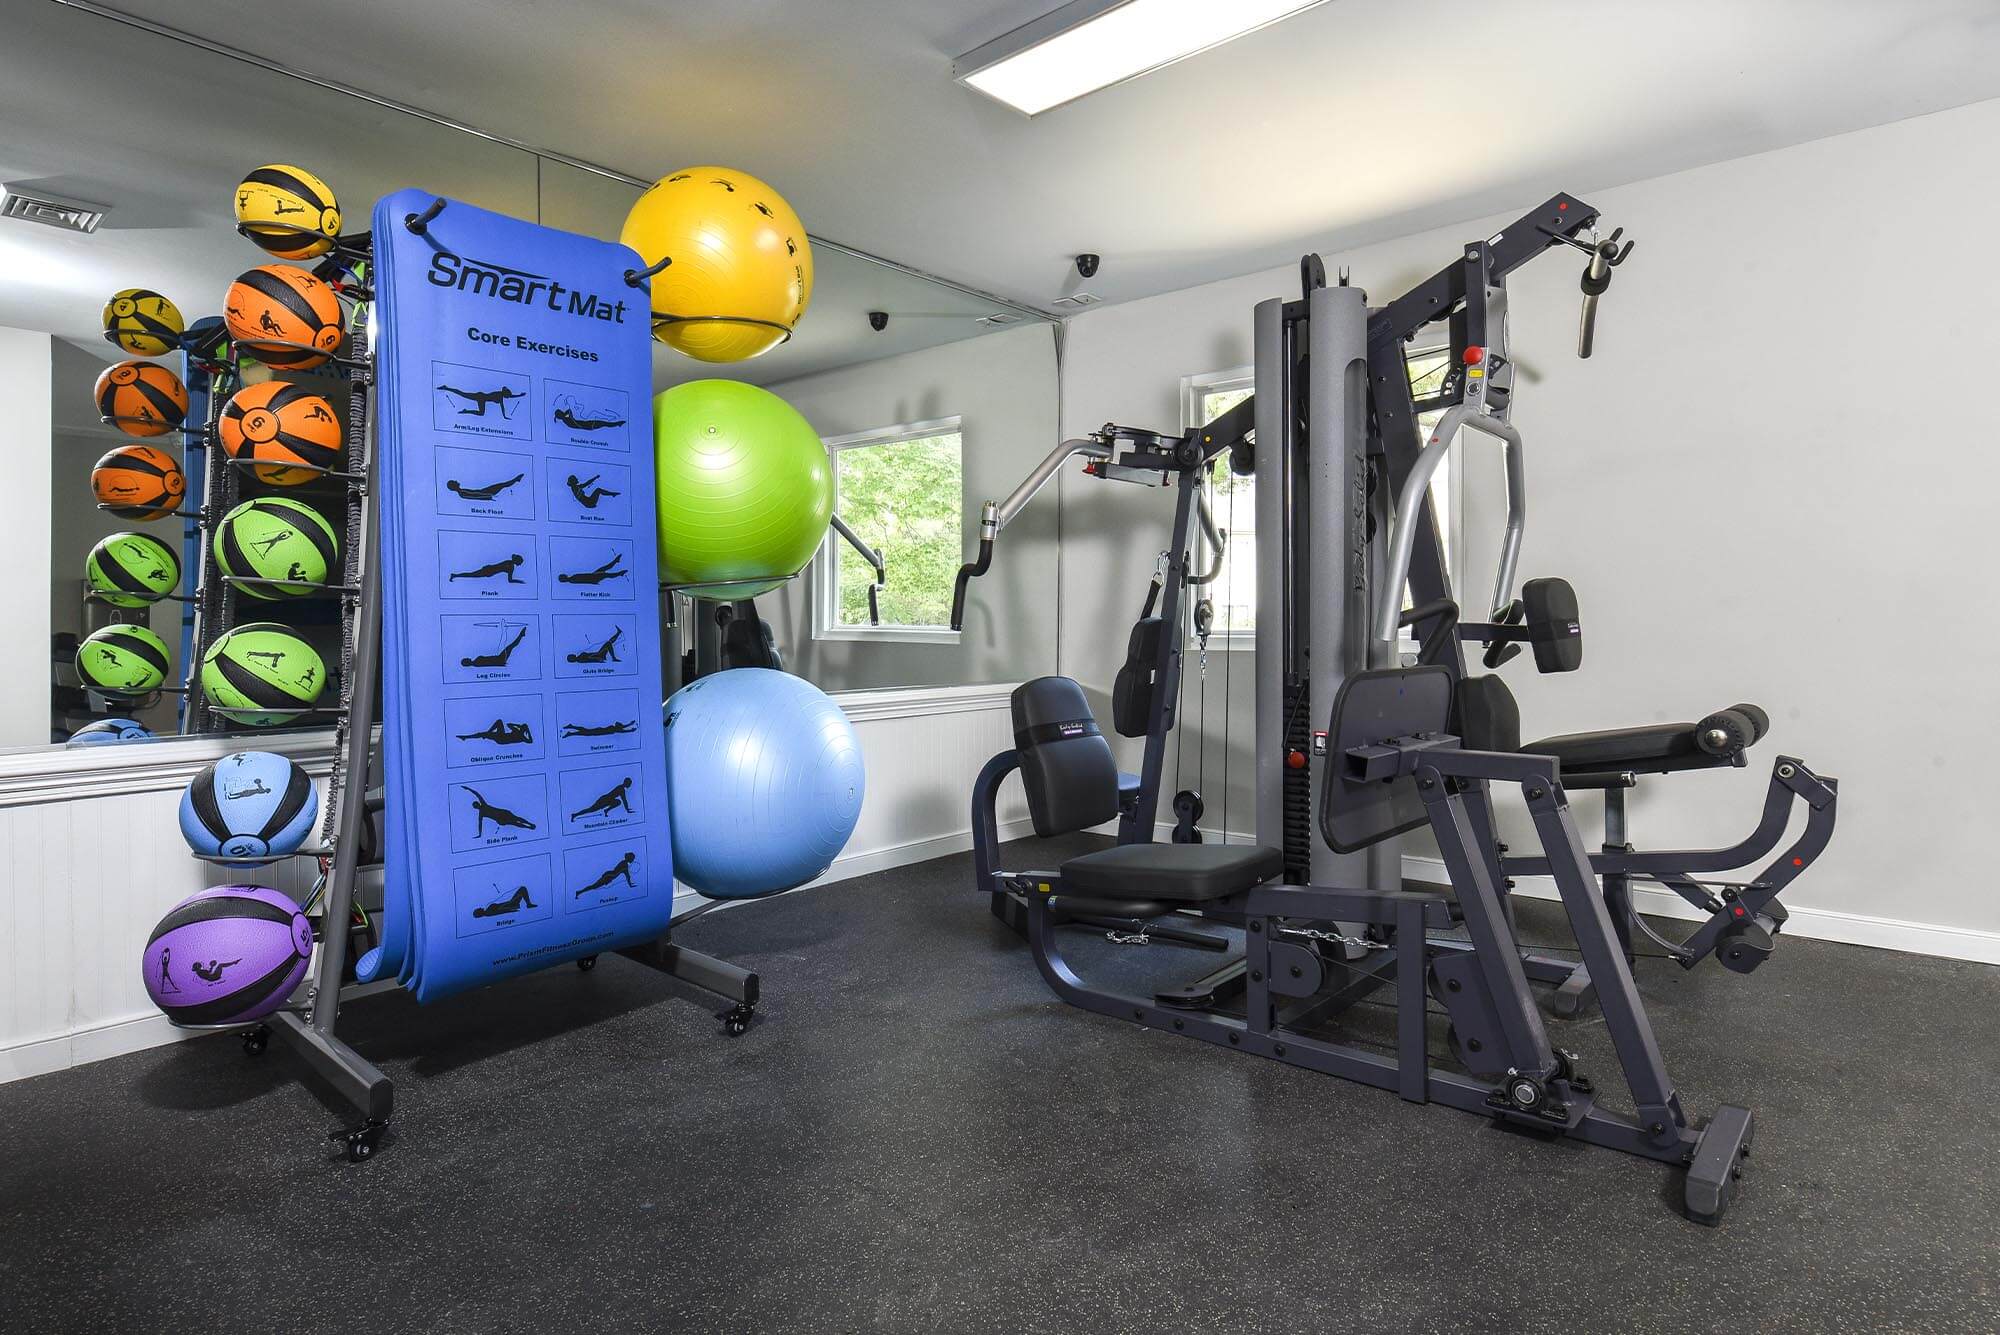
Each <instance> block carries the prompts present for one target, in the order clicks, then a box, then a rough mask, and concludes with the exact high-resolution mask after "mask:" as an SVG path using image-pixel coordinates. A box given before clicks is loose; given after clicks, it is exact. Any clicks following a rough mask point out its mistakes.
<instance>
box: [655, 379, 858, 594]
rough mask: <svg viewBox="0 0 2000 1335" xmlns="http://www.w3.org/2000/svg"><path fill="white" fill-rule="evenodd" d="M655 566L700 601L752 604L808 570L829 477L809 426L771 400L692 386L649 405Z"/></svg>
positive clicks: (758, 392)
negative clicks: (655, 488) (655, 482)
mask: <svg viewBox="0 0 2000 1335" xmlns="http://www.w3.org/2000/svg"><path fill="white" fill-rule="evenodd" d="M653 450H654V453H655V455H656V456H657V458H658V460H659V512H660V564H661V568H662V575H663V577H664V578H665V580H666V582H667V583H669V584H674V585H684V584H698V585H704V586H708V587H704V588H700V589H695V590H691V592H694V593H697V594H698V595H699V596H701V597H703V598H716V599H729V598H754V597H755V596H756V595H758V594H760V593H767V592H769V591H770V590H772V589H775V588H777V587H778V586H779V585H780V584H782V583H784V582H785V580H787V579H789V578H790V577H791V576H793V575H795V574H797V573H798V572H799V571H800V570H801V569H802V568H803V567H804V566H805V564H806V562H808V561H810V560H812V556H813V553H814V552H815V551H817V550H818V549H819V544H820V539H821V538H823V537H824V536H825V535H826V526H827V521H828V520H829V519H830V518H831V517H832V516H833V470H832V468H831V466H830V465H829V464H828V462H827V455H826V446H825V445H823V444H821V443H820V439H819V435H818V433H816V432H815V431H814V430H813V429H812V424H811V423H810V422H808V421H806V419H805V418H803V417H801V416H799V414H798V411H797V410H796V409H794V408H793V407H792V406H791V405H790V404H789V403H786V402H785V401H784V400H783V399H781V398H779V397H778V396H777V395H776V394H773V393H771V392H770V391H769V390H765V389H759V388H757V387H756V386H755V385H744V384H739V383H737V382H736V381H734V380H695V381H691V382H689V383H688V384H685V385H676V386H674V388H672V389H670V390H667V391H666V392H665V393H663V394H661V395H659V396H658V397H657V398H655V399H654V400H653Z"/></svg>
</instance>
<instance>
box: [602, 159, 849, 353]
mask: <svg viewBox="0 0 2000 1335" xmlns="http://www.w3.org/2000/svg"><path fill="white" fill-rule="evenodd" d="M618 239H619V240H620V241H622V242H623V243H624V244H626V245H628V246H630V247H631V248H632V249H634V250H636V251H638V252H639V255H640V257H641V258H643V259H644V260H645V261H646V263H647V265H648V266H651V265H655V264H658V263H659V262H660V261H661V260H668V261H670V262H669V263H668V265H667V266H666V268H664V269H662V270H660V271H659V272H658V273H656V274H654V275H653V277H652V290H653V337H654V338H657V339H659V340H660V341H661V342H662V343H665V344H666V345H667V346H668V347H671V348H676V349H678V350H679V351H681V352H684V353H686V354H687V355H688V356H690V357H693V358H695V359H697V360H699V361H704V362H740V361H744V360H746V359H747V358H750V357H755V356H757V355H758V354H759V353H764V352H769V351H770V350H771V349H772V348H775V347H777V346H778V344H780V343H782V342H784V341H785V340H786V339H787V338H789V337H790V336H791V332H792V326H793V325H795V324H797V323H798V320H799V317H800V316H802V315H804V314H805V313H806V304H807V303H808V302H810V301H811V300H812V286H813V261H812V246H811V244H810V243H809V242H808V241H807V240H806V229H805V224H804V223H801V222H800V221H799V215H798V214H796V213H794V212H792V206H791V205H789V204H787V203H786V202H785V200H784V197H783V196H782V195H780V194H779V193H778V192H777V191H775V190H773V189H772V188H771V187H770V186H768V185H765V184H764V183H763V182H762V181H760V180H758V179H757V178H756V177H754V176H751V175H749V174H748V173H746V172H739V171H732V170H730V169H729V168H727V167H689V168H687V169H686V170H685V171H677V172H675V173H674V174H673V175H671V176H665V177H662V178H661V179H659V180H658V181H655V182H654V183H653V186H652V188H651V189H649V190H647V191H646V193H645V194H643V195H641V196H639V202H638V203H636V204H634V205H633V206H632V211H631V212H630V213H628V214H626V215H625V227H624V229H623V230H622V231H620V232H619V234H618Z"/></svg>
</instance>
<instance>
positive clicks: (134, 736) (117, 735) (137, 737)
mask: <svg viewBox="0 0 2000 1335" xmlns="http://www.w3.org/2000/svg"><path fill="white" fill-rule="evenodd" d="M151 740H153V730H152V729H151V728H148V727H147V726H146V725H145V724H143V723H141V722H139V721H138V720H137V719H129V718H101V719H99V720H97V722H95V723H86V724H84V725H83V726H82V727H81V728H78V729H77V730H76V731H75V732H73V733H71V734H70V735H69V740H68V741H66V742H64V743H63V745H64V746H115V745H117V744H118V743H119V742H149V741H151Z"/></svg>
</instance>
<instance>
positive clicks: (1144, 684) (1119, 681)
mask: <svg viewBox="0 0 2000 1335" xmlns="http://www.w3.org/2000/svg"><path fill="white" fill-rule="evenodd" d="M1165 628H1166V622H1164V621H1162V620H1161V619H1160V618H1159V617H1140V618H1139V620H1138V622H1137V623H1136V624H1135V625H1134V626H1133V627H1132V634H1131V635H1130V636H1129V637H1128V638H1127V639H1126V641H1125V662H1124V664H1123V665H1122V666H1121V667H1120V668H1119V669H1118V675H1117V676H1116V677H1114V678H1113V679H1112V681H1111V726H1112V727H1114V728H1116V729H1118V732H1119V735H1120V736H1123V737H1144V736H1145V735H1146V724H1147V722H1148V721H1149V719H1150V716H1151V715H1152V712H1153V685H1154V680H1155V678H1154V675H1153V665H1154V664H1155V663H1156V662H1158V661H1159V657H1160V636H1161V634H1162V633H1163V632H1164V630H1165Z"/></svg>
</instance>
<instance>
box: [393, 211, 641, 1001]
mask: <svg viewBox="0 0 2000 1335" xmlns="http://www.w3.org/2000/svg"><path fill="white" fill-rule="evenodd" d="M437 202H438V201H437V197H436V196H433V195H429V194H426V193H424V192H422V191H403V192H401V193H398V194H395V195H391V196H389V197H388V198H386V199H384V200H382V201H381V203H380V204H378V205H377V206H376V209H375V221H374V229H375V248H376V274H375V282H376V293H377V298H378V309H377V328H378V337H379V339H380V347H379V349H378V357H377V369H378V375H379V377H380V379H379V390H378V394H379V397H378V402H379V403H380V404H381V417H380V430H379V434H378V459H379V461H380V470H379V475H380V480H381V490H382V497H381V499H382V511H381V514H382V583H383V594H384V600H383V601H384V609H383V618H384V620H383V693H384V702H383V768H384V771H385V773H384V780H385V784H386V788H387V809H386V812H385V831H384V833H385V839H386V842H387V854H388V865H387V888H386V893H385V902H384V909H383V924H382V945H381V946H380V947H379V948H378V949H377V950H375V951H371V952H370V953H369V954H368V956H366V957H365V958H364V960H363V961H362V964H361V966H360V967H361V968H362V970H363V972H364V976H365V977H381V976H386V975H388V974H389V973H390V972H392V971H393V972H394V973H395V974H396V975H397V976H398V977H399V978H400V979H401V980H402V982H403V983H404V984H405V985H406V986H407V987H409V988H410V989H411V991H413V992H414V993H415V994H416V995H417V997H418V998H419V999H420V1000H429V999H431V998H435V997H440V996H445V995H449V994H450V993H452V992H456V991H461V990H463V989H465V988H467V987H474V986H477V985H479V984H481V983H485V982H491V981H493V980H495V979H498V978H503V977H507V976H510V975H513V974H518V973H524V972H527V971H529V970H531V969H537V968H542V967H545V966H547V965H550V964H555V963H560V962H564V961H567V960H573V959H577V958H579V957H581V956H585V955H594V954H598V953H600V952H603V951H607V950H614V949H617V948H618V947H620V946H626V945H632V944H636V943H638V942H640V941H644V940H647V939H650V938H652V937H656V936H659V935H660V934H661V933H663V932H664V931H665V930H666V927H667V920H668V918H669V917H670V916H671V913H672V907H673V868H672V852H671V843H670V839H669V835H668V826H667V803H666V788H665V780H666V757H665V739H664V733H663V729H662V727H661V723H660V716H659V703H658V702H659V700H660V697H661V672H660V626H659V599H658V595H657V589H658V583H659V576H658V569H657V566H658V557H657V550H656V545H655V542H654V538H653V534H652V530H651V527H650V523H651V519H652V514H653V504H652V498H653V486H654V482H653V456H652V449H651V434H650V428H649V418H648V415H647V409H648V405H649V402H650V395H651V389H652V355H651V344H650V339H649V334H648V328H647V324H648V321H647V307H648V302H647V294H646V291H645V289H644V287H643V286H640V287H634V286H631V285H630V284H628V283H627V281H626V274H628V273H630V272H632V271H635V270H637V269H639V268H641V267H642V266H643V262H642V261H641V260H640V259H639V257H638V256H637V255H636V254H634V253H633V252H632V251H630V250H627V249H625V248H624V247H622V246H615V245H610V244H607V243H605V242H602V241H595V240H592V239H590V238H587V237H581V236H576V235H572V234H570V233H567V232H560V231H556V230H554V229H552V228H547V227H538V226H535V225H533V224H531V223H526V222H521V221H519V220H517V219H513V218H508V217H504V216H501V215H499V214H494V213H489V212H486V211H485V210H483V209H478V208H474V207H472V206H471V205H469V204H461V203H457V202H455V201H445V202H444V205H443V207H442V209H441V210H438V211H437V212H436V213H435V214H432V212H431V210H432V208H433V206H434V205H435V204H436V203H437ZM411 217H416V218H419V219H423V222H422V230H421V231H420V232H418V231H411V230H410V228H409V226H408V225H407V220H408V219H409V218H411Z"/></svg>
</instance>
